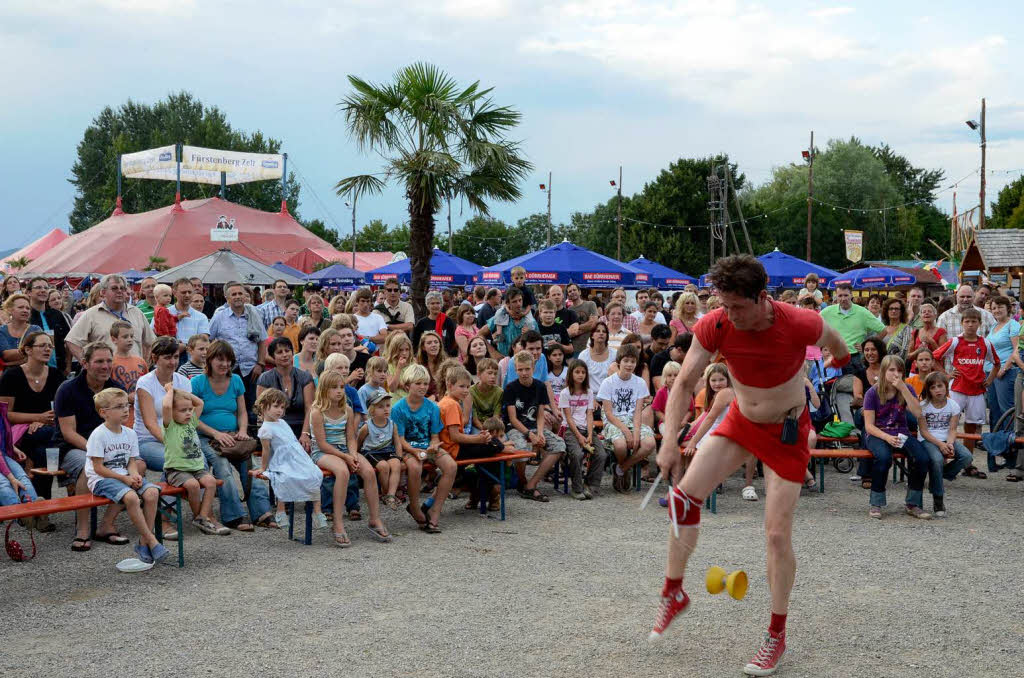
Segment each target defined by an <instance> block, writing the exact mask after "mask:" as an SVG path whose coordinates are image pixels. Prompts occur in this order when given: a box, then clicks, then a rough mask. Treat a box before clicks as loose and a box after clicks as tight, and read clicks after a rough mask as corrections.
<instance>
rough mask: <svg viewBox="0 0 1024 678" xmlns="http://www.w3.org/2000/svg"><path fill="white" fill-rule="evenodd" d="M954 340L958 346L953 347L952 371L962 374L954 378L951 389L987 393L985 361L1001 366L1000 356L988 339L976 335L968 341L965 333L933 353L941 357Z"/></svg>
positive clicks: (970, 393) (970, 394) (966, 392)
mask: <svg viewBox="0 0 1024 678" xmlns="http://www.w3.org/2000/svg"><path fill="white" fill-rule="evenodd" d="M954 341H956V347H955V348H953V358H952V360H951V361H950V371H953V370H960V376H959V377H957V378H956V379H954V380H953V383H952V384H950V385H949V389H950V390H951V391H956V392H957V393H962V394H964V395H969V396H974V395H982V394H983V393H985V378H986V377H987V376H988V373H987V372H985V361H986V360H987V361H988V362H991V363H995V366H996V367H999V356H998V355H996V352H995V349H993V348H992V344H991V343H990V342H989V340H988V339H985V338H983V337H976V338H975V339H974V340H973V341H968V340H966V339H964V337H963V335H960V336H959V337H957V338H956V339H950V340H949V341H947V342H946V343H945V344H943V345H942V346H940V347H938V348H937V349H935V352H934V353H933V354H932V355H934V356H935V358H936V359H941V358H942V356H944V355H946V353H947V352H948V351H949V349H950V347H951V346H952V345H953V342H954Z"/></svg>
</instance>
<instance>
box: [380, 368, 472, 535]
mask: <svg viewBox="0 0 1024 678" xmlns="http://www.w3.org/2000/svg"><path fill="white" fill-rule="evenodd" d="M402 382H403V387H404V388H405V389H406V390H407V391H408V392H409V395H407V396H406V397H405V398H403V399H401V400H399V401H398V402H397V403H395V406H394V407H392V408H391V419H392V421H394V422H395V427H396V428H397V429H398V440H399V444H400V445H401V454H402V458H403V461H404V462H405V469H406V475H407V477H408V482H409V506H408V508H407V509H406V510H407V511H408V512H409V515H411V516H412V518H413V520H415V521H416V524H417V525H419V528H420V529H421V530H423V531H424V532H428V533H430V534H437V533H439V532H441V528H440V527H439V526H438V519H439V518H440V517H441V508H442V507H443V506H444V500H445V499H447V497H448V492H449V491H450V490H451V488H452V485H453V484H454V482H455V472H456V470H457V469H458V466H457V465H456V463H455V460H454V459H452V457H451V455H450V454H448V451H447V450H445V449H444V448H443V447H441V439H440V438H439V435H440V433H441V429H442V428H443V425H442V423H441V410H440V409H439V408H438V406H437V404H436V403H434V402H432V401H430V400H427V389H428V388H430V373H429V372H427V368H426V367H424V366H423V365H410V366H409V367H407V368H405V371H404V372H402ZM426 461H429V462H431V463H433V464H434V466H435V467H436V468H437V469H438V470H439V471H441V479H440V481H438V483H437V488H436V489H435V491H434V504H433V506H430V507H428V506H427V505H426V503H424V504H422V505H421V504H420V503H419V499H420V487H421V485H422V474H423V463H424V462H426Z"/></svg>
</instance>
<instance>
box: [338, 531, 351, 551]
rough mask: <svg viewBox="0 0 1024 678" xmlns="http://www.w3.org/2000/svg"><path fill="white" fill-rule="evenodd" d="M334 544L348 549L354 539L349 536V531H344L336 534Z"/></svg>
mask: <svg viewBox="0 0 1024 678" xmlns="http://www.w3.org/2000/svg"><path fill="white" fill-rule="evenodd" d="M334 545H335V546H337V547H338V548H340V549H347V548H348V547H349V546H352V541H351V540H350V539H349V538H348V533H346V532H342V533H341V534H335V535H334Z"/></svg>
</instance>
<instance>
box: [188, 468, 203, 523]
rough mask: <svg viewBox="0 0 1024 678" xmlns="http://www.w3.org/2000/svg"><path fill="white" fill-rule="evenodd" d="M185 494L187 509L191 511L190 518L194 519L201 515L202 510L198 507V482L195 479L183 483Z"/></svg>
mask: <svg viewBox="0 0 1024 678" xmlns="http://www.w3.org/2000/svg"><path fill="white" fill-rule="evenodd" d="M184 488H185V493H186V497H187V500H188V507H189V508H190V509H191V510H192V517H193V518H196V517H198V516H201V515H202V510H201V509H200V507H199V501H200V500H199V481H198V480H196V479H195V478H189V479H188V480H186V481H185V485H184Z"/></svg>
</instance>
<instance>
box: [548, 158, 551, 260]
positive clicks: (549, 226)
mask: <svg viewBox="0 0 1024 678" xmlns="http://www.w3.org/2000/svg"><path fill="white" fill-rule="evenodd" d="M548 247H551V172H548Z"/></svg>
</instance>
